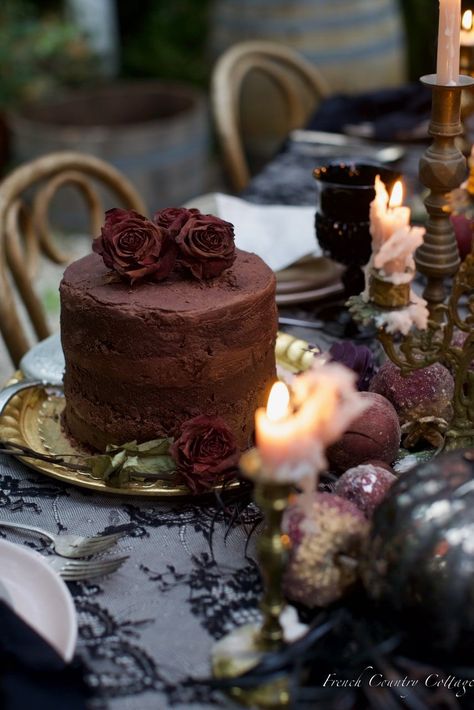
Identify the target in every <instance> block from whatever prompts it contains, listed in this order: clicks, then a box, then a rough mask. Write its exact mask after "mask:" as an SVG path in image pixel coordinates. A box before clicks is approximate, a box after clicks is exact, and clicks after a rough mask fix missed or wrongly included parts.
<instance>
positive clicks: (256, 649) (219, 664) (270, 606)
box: [212, 449, 291, 708]
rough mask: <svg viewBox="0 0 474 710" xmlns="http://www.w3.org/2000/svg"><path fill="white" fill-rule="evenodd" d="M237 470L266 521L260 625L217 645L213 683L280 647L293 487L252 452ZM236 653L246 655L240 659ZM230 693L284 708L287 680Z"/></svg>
mask: <svg viewBox="0 0 474 710" xmlns="http://www.w3.org/2000/svg"><path fill="white" fill-rule="evenodd" d="M240 468H241V470H242V473H243V475H244V476H245V477H246V478H248V479H250V480H251V481H253V482H254V484H255V492H254V499H255V502H256V503H257V505H258V506H259V507H260V508H261V510H262V511H263V513H264V518H265V528H264V530H263V533H262V535H261V536H260V538H259V540H258V542H257V555H258V561H259V566H260V571H261V575H262V580H263V586H264V592H263V595H262V599H261V602H260V609H261V611H262V616H263V620H262V623H261V624H260V625H256V624H255V625H254V624H248V625H246V626H243V627H241V628H238V629H236V630H235V631H233V632H231V633H230V634H228V636H226V637H225V638H224V639H222V640H221V641H219V642H218V643H217V644H216V645H215V647H214V650H213V654H212V670H213V674H214V676H215V677H216V678H235V677H237V676H239V675H241V674H243V673H245V672H246V671H248V670H250V669H251V668H253V667H254V666H256V665H257V664H258V663H259V661H260V660H261V658H262V655H263V654H264V653H265V652H267V651H275V650H277V649H278V648H280V647H281V645H282V644H283V642H284V638H283V628H282V625H281V622H280V616H281V613H282V611H283V610H284V608H285V606H286V601H285V598H284V596H283V591H282V589H283V575H284V572H285V567H286V561H287V552H288V546H289V539H288V537H287V536H286V535H282V533H281V521H282V517H283V514H284V512H285V510H286V508H287V506H288V502H289V496H290V492H291V484H290V483H285V482H280V481H275V480H274V479H272V478H270V477H267V476H265V472H264V470H263V467H262V461H261V458H260V455H259V453H258V451H257V450H256V449H250V450H249V451H248V452H246V453H245V454H243V456H242V457H241V459H240ZM236 648H239V649H241V650H242V649H244V650H243V652H242V653H241V654H238V653H236V651H235V649H236ZM229 693H230V694H231V695H232V697H234V698H235V699H236V700H238V701H239V702H240V703H241V704H243V705H248V706H258V707H262V708H276V707H287V706H288V704H289V702H290V696H289V689H288V682H287V680H286V678H280V679H278V680H276V681H271V682H269V683H266V684H264V685H261V686H258V687H255V688H252V689H248V688H246V689H243V688H239V687H238V686H232V687H231V688H230V690H229Z"/></svg>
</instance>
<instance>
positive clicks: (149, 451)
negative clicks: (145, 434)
mask: <svg viewBox="0 0 474 710" xmlns="http://www.w3.org/2000/svg"><path fill="white" fill-rule="evenodd" d="M172 443H173V439H170V438H164V439H152V440H151V441H145V443H143V444H139V445H138V451H139V452H140V455H141V456H142V457H144V456H161V455H164V454H167V453H169V450H170V448H171V444H172Z"/></svg>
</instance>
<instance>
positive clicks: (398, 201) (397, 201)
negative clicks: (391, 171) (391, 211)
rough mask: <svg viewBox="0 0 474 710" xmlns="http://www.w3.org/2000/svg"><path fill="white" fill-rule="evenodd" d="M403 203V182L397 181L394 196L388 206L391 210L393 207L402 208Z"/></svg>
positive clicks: (392, 195)
mask: <svg viewBox="0 0 474 710" xmlns="http://www.w3.org/2000/svg"><path fill="white" fill-rule="evenodd" d="M402 203H403V185H402V182H401V180H397V182H396V183H395V185H394V186H393V190H392V194H391V195H390V202H389V203H388V206H389V207H390V208H393V207H401V205H402Z"/></svg>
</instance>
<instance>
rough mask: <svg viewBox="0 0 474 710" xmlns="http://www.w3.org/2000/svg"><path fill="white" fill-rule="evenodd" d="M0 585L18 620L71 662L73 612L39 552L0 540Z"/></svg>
mask: <svg viewBox="0 0 474 710" xmlns="http://www.w3.org/2000/svg"><path fill="white" fill-rule="evenodd" d="M0 581H1V582H2V584H3V585H4V587H5V588H6V590H7V593H8V594H9V596H10V598H11V600H12V602H13V609H14V611H15V612H16V613H17V614H18V616H20V617H21V618H22V619H23V620H24V621H26V623H27V624H29V625H30V626H31V627H32V628H33V629H34V630H35V631H36V632H37V633H38V634H40V636H42V637H43V638H44V639H45V640H46V641H47V642H48V643H49V644H50V645H51V646H52V647H53V648H54V649H56V651H57V652H58V653H59V654H60V655H61V656H62V657H63V658H64V660H65V661H70V660H71V658H72V657H73V655H74V649H75V647H76V639H77V619H76V610H75V608H74V602H73V601H72V597H71V595H70V593H69V590H68V588H67V587H66V585H65V583H64V582H63V581H62V579H61V578H60V577H58V575H57V574H56V572H54V571H53V570H52V569H51V567H49V566H48V564H47V563H46V561H45V560H44V559H43V558H42V557H41V555H40V554H39V553H38V552H35V551H34V550H29V549H28V548H26V547H24V546H23V545H15V544H13V543H12V542H7V541H6V540H0Z"/></svg>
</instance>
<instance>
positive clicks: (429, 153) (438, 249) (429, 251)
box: [415, 74, 474, 318]
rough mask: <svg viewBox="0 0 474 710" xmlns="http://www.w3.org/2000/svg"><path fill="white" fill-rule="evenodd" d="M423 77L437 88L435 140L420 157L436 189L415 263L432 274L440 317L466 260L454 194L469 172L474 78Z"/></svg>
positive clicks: (431, 291) (431, 301)
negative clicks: (465, 129)
mask: <svg viewBox="0 0 474 710" xmlns="http://www.w3.org/2000/svg"><path fill="white" fill-rule="evenodd" d="M421 81H422V82H423V84H425V85H426V86H430V87H431V89H432V92H433V103H432V113H431V123H430V127H429V134H430V135H431V136H433V143H432V144H431V146H430V147H429V148H428V149H427V150H426V152H425V154H424V155H423V157H422V158H421V160H420V180H421V182H422V183H423V185H425V187H427V188H429V190H430V193H429V195H428V197H427V198H426V200H425V206H426V210H427V212H428V221H427V224H426V234H425V239H424V243H423V245H422V246H421V247H419V249H418V250H417V252H416V257H415V261H416V266H417V269H418V271H420V272H421V273H422V274H424V275H425V276H426V278H427V284H426V288H425V290H424V293H423V297H424V298H425V299H426V301H427V302H428V307H429V309H430V313H431V316H432V317H433V318H437V317H438V315H437V311H436V306H437V305H438V304H440V303H443V302H444V300H445V296H446V290H445V279H446V278H447V277H451V276H453V275H454V274H455V273H456V272H457V270H458V269H459V263H460V261H459V253H458V248H457V244H456V239H455V236H454V230H453V227H452V225H451V221H450V210H449V207H448V194H449V193H450V192H451V190H454V189H455V188H456V187H458V186H459V185H460V184H461V182H462V181H463V179H464V177H465V174H466V159H465V157H464V155H463V154H462V153H461V151H460V150H459V148H458V147H457V144H456V138H457V137H458V136H460V135H461V134H462V125H461V93H462V90H463V89H465V88H468V87H470V86H472V85H473V84H474V79H472V78H471V77H469V76H463V75H462V76H460V77H459V81H458V83H457V84H455V85H454V86H439V85H438V84H437V83H436V74H430V75H428V76H423V77H422V78H421Z"/></svg>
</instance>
